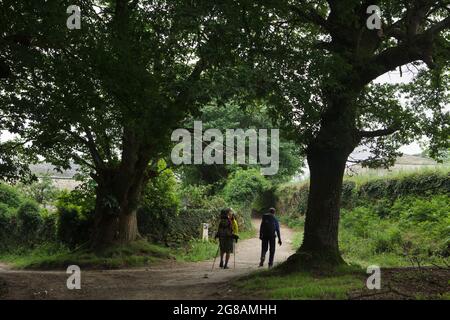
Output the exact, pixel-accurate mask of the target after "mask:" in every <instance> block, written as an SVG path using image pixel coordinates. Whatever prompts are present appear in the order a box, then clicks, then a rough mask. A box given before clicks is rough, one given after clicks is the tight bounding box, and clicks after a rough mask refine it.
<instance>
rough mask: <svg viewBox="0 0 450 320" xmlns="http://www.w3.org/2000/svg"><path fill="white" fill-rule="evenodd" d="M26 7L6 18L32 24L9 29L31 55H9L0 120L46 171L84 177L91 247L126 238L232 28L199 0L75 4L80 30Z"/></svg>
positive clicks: (205, 94)
mask: <svg viewBox="0 0 450 320" xmlns="http://www.w3.org/2000/svg"><path fill="white" fill-rule="evenodd" d="M34 3H35V5H34V6H29V7H26V8H21V9H23V10H25V12H23V11H22V12H19V11H17V12H13V13H12V14H14V15H16V16H19V15H22V16H23V17H28V18H29V19H35V20H33V22H32V23H31V22H30V24H29V25H30V26H32V28H30V27H28V25H27V24H24V23H19V24H13V25H11V28H12V29H13V30H10V32H11V33H16V34H19V33H20V34H25V35H27V37H29V38H30V39H31V46H32V48H33V54H32V55H31V56H32V59H19V58H18V56H16V55H10V57H11V58H10V61H8V62H9V65H8V72H9V73H11V74H13V75H14V76H12V77H9V76H8V77H7V78H6V79H5V80H3V81H2V82H3V86H2V88H4V91H3V92H2V94H1V101H0V102H1V110H2V111H3V113H4V114H6V115H7V116H8V117H10V118H11V119H15V121H14V120H12V122H13V123H15V125H12V126H10V127H11V128H10V130H11V131H12V132H15V133H17V134H19V135H20V136H21V139H22V140H23V141H29V142H31V145H30V147H31V148H32V149H33V150H34V151H35V153H36V154H39V155H41V156H43V157H44V158H45V160H46V161H49V162H51V163H52V164H54V165H56V166H58V167H59V168H66V167H68V166H70V164H71V163H72V162H75V163H77V164H80V165H82V166H84V167H85V168H88V169H89V170H90V172H91V176H92V178H93V179H94V180H95V182H96V184H97V187H96V206H95V226H94V232H93V236H92V244H93V246H94V247H103V246H105V245H108V244H111V243H113V242H128V241H132V240H135V239H136V237H138V230H137V223H136V210H137V207H138V203H139V199H140V196H141V193H142V188H143V186H144V185H145V183H146V182H147V181H148V180H149V179H151V178H152V177H153V176H154V175H155V170H154V169H152V168H155V166H156V163H157V160H158V159H159V158H160V157H161V156H162V155H163V154H164V153H165V152H167V151H168V150H167V149H168V147H169V146H170V135H171V132H172V130H174V129H176V128H177V127H178V126H179V125H180V123H181V121H182V120H183V119H184V118H185V117H186V116H187V114H188V113H189V112H190V111H192V110H195V109H196V108H197V107H198V106H199V105H201V104H202V103H204V102H205V101H208V100H209V96H210V92H209V90H211V87H212V85H211V83H212V78H213V76H212V74H214V72H215V71H217V70H219V71H220V70H221V68H224V69H225V67H226V63H225V61H229V60H230V58H231V57H232V56H233V46H234V40H233V38H229V37H228V34H229V32H228V31H227V30H229V29H230V28H232V26H231V25H229V24H228V23H227V21H226V20H225V19H224V18H223V17H222V13H221V11H220V10H219V9H218V6H216V5H215V4H214V3H213V2H209V1H161V0H155V1H135V0H133V1H131V0H115V1H78V2H77V4H78V5H79V6H80V8H81V29H79V30H77V29H75V30H69V29H68V28H67V27H66V19H67V18H68V17H69V14H67V13H66V8H67V7H68V6H69V5H72V4H73V3H72V1H59V2H58V3H57V2H54V1H35V2H34ZM223 8H225V9H226V6H225V7H223ZM14 28H16V30H14ZM21 52H23V51H22V49H21V48H16V53H21ZM22 119H26V122H25V123H24V124H23V123H21V124H19V122H22Z"/></svg>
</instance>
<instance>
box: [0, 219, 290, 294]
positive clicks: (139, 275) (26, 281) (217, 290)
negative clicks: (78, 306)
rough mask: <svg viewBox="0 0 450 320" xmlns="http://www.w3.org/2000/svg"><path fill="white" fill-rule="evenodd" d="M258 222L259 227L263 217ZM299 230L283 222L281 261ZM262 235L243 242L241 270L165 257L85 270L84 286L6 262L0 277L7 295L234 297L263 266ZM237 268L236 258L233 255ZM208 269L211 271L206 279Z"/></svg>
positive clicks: (56, 274)
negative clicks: (243, 279)
mask: <svg viewBox="0 0 450 320" xmlns="http://www.w3.org/2000/svg"><path fill="white" fill-rule="evenodd" d="M253 224H254V225H255V226H258V227H259V221H256V220H254V221H253ZM293 235H294V233H293V231H292V230H290V229H288V228H286V227H284V226H281V236H282V239H283V242H284V243H283V245H282V246H281V247H280V246H278V245H277V251H276V254H275V263H279V262H281V261H284V260H286V258H287V257H288V256H290V255H291V254H292V253H293V248H292V238H293ZM260 247H261V244H260V240H259V239H258V238H252V239H248V240H243V241H240V242H239V243H238V245H237V248H236V249H237V250H236V252H237V253H236V269H233V268H231V269H229V270H222V269H219V268H217V266H218V261H216V267H215V268H214V271H212V272H211V267H212V260H209V261H204V262H197V263H179V262H164V263H162V264H158V265H155V266H154V267H148V268H138V269H127V270H102V271H98V270H97V271H83V270H82V273H81V290H68V289H67V287H66V281H67V277H68V275H67V274H66V273H65V272H64V271H15V270H11V269H8V267H7V266H6V265H4V264H3V265H2V264H0V282H3V283H4V284H6V288H7V290H6V292H3V294H2V293H1V292H0V296H1V298H2V299H202V300H204V299H217V298H220V297H223V296H227V298H231V299H232V298H233V293H232V292H230V291H229V290H230V289H229V287H228V283H229V282H230V281H231V280H233V279H236V278H237V277H240V276H243V275H245V274H248V273H250V272H252V271H255V270H257V269H258V262H259V255H260ZM230 260H231V261H230V262H231V263H230V264H231V267H233V257H231V259H230ZM205 274H207V275H208V277H207V278H205Z"/></svg>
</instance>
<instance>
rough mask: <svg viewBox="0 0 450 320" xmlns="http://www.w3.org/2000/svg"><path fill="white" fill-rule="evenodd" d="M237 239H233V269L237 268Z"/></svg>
mask: <svg viewBox="0 0 450 320" xmlns="http://www.w3.org/2000/svg"><path fill="white" fill-rule="evenodd" d="M235 243H236V241H233V269H236V246H235Z"/></svg>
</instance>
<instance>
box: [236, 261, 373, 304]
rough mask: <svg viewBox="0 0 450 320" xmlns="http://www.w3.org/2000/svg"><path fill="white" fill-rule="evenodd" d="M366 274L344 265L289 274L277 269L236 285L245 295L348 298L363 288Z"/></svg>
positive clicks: (316, 298)
mask: <svg viewBox="0 0 450 320" xmlns="http://www.w3.org/2000/svg"><path fill="white" fill-rule="evenodd" d="M364 276H365V274H364V271H363V270H362V269H359V268H356V267H342V268H339V269H336V270H334V271H332V272H329V273H327V274H314V273H309V272H297V273H292V274H287V275H281V274H279V273H278V272H277V270H276V269H274V270H270V271H262V272H258V273H256V274H253V275H250V276H248V277H245V278H242V279H240V280H239V281H238V282H235V283H234V286H236V287H237V289H238V290H239V291H240V292H241V293H242V294H243V295H247V296H251V297H258V298H263V299H283V300H285V299H289V300H307V299H308V300H310V299H313V300H321V299H347V298H348V293H349V292H351V291H354V290H361V289H362V288H363V286H364V285H365V278H364Z"/></svg>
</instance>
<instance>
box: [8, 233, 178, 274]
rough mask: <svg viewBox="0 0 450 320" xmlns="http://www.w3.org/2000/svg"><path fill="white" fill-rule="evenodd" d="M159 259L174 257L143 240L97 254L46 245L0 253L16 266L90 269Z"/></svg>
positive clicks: (26, 267)
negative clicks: (76, 266)
mask: <svg viewBox="0 0 450 320" xmlns="http://www.w3.org/2000/svg"><path fill="white" fill-rule="evenodd" d="M163 259H174V256H173V254H172V253H171V252H170V249H168V248H164V247H161V246H158V245H155V244H150V243H148V242H146V241H143V240H140V241H135V242H132V243H130V244H127V245H117V246H114V247H110V248H107V249H105V250H103V251H101V252H97V253H93V252H90V251H87V250H77V251H74V252H72V251H70V250H68V249H66V248H64V247H61V246H57V245H54V244H53V245H51V244H50V245H43V246H40V247H37V248H35V249H33V250H29V251H25V252H16V253H13V254H6V255H1V256H0V261H3V262H6V263H9V264H11V265H12V266H13V267H14V268H18V269H61V268H66V267H67V266H69V265H72V264H73V265H78V266H80V267H85V268H92V269H117V268H127V267H137V266H145V265H149V264H150V263H153V262H156V261H159V260H163Z"/></svg>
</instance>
